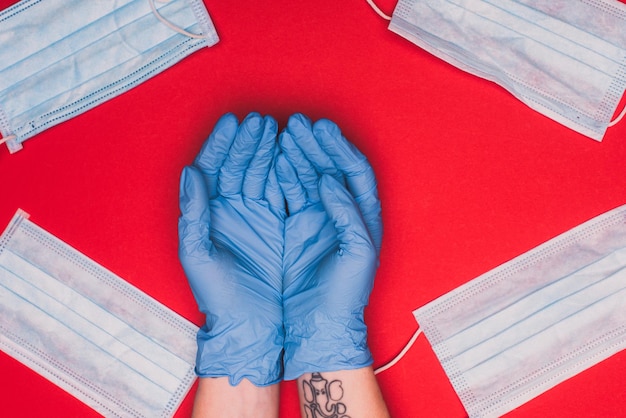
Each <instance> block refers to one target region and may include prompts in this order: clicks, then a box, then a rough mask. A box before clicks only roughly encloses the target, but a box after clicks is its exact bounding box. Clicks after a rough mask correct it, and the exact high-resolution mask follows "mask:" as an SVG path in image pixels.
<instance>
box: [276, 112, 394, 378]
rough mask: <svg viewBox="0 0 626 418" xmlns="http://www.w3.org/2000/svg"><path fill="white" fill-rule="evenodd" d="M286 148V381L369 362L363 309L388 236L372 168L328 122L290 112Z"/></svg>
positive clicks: (282, 159)
mask: <svg viewBox="0 0 626 418" xmlns="http://www.w3.org/2000/svg"><path fill="white" fill-rule="evenodd" d="M280 146H281V149H282V152H283V153H282V154H281V155H280V156H279V157H278V159H277V164H276V170H277V174H278V181H279V183H280V185H281V188H282V189H283V193H284V194H285V198H286V200H287V206H288V208H289V217H288V218H287V219H286V221H285V250H284V251H285V254H284V289H283V307H284V324H285V330H286V335H285V379H295V378H297V377H299V376H301V375H302V374H304V373H307V372H315V371H332V370H346V369H356V368H361V367H365V366H368V365H370V364H371V363H372V357H371V354H370V352H369V349H368V347H367V332H366V326H365V323H364V320H363V310H364V308H365V306H366V305H367V302H368V299H369V294H370V292H371V290H372V286H373V282H374V276H375V273H376V268H377V265H378V258H377V257H378V249H379V248H380V242H381V239H382V221H381V215H380V201H379V200H378V195H377V190H376V180H375V177H374V174H373V170H372V168H371V166H370V165H369V163H368V162H367V160H366V159H365V157H364V156H363V155H362V154H361V153H360V152H359V151H358V150H357V149H356V148H355V147H354V146H353V145H352V144H350V143H349V142H348V141H347V140H346V139H345V138H343V136H342V135H341V132H340V131H339V129H338V128H337V126H336V125H335V124H334V123H332V122H330V121H328V120H321V121H319V122H317V123H316V124H315V126H314V127H312V126H311V124H310V121H309V120H308V119H307V118H306V117H305V116H303V115H294V116H292V117H291V118H290V119H289V122H288V125H287V129H286V130H285V131H284V132H283V133H282V134H281V136H280ZM344 185H346V186H347V187H348V189H349V190H350V192H349V191H348V189H346V187H344ZM353 196H354V197H355V198H356V201H355V199H353Z"/></svg>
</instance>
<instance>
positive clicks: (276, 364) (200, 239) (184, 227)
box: [178, 113, 286, 386]
mask: <svg viewBox="0 0 626 418" xmlns="http://www.w3.org/2000/svg"><path fill="white" fill-rule="evenodd" d="M276 135H277V125H276V122H275V121H274V119H272V118H271V117H265V118H263V117H261V116H260V115H259V114H256V113H252V114H250V115H248V116H247V117H246V119H245V120H244V121H243V122H242V123H241V125H239V124H238V121H237V119H236V117H235V116H234V115H232V114H227V115H225V116H223V117H222V118H221V119H220V120H219V121H218V123H217V124H216V126H215V129H214V131H213V133H212V134H211V136H210V137H209V139H208V140H207V142H206V143H205V144H204V146H203V149H202V150H201V152H200V153H199V155H198V156H197V158H196V160H195V162H194V164H193V165H192V166H189V167H185V169H184V170H183V173H182V177H181V188H180V210H181V216H180V219H179V224H178V234H179V258H180V261H181V264H182V266H183V269H184V270H185V273H186V276H187V278H188V281H189V284H190V286H191V289H192V292H193V294H194V297H195V299H196V301H197V303H198V306H199V308H200V310H201V311H202V312H203V313H204V314H205V315H206V323H205V324H204V326H202V328H201V329H200V331H199V333H198V354H197V360H196V372H197V374H198V375H199V376H200V377H221V376H228V377H229V381H230V383H231V384H232V385H236V384H238V383H239V382H240V381H241V380H242V379H243V378H247V379H248V380H250V381H251V382H252V383H254V384H255V385H257V386H265V385H271V384H274V383H277V382H278V381H280V380H281V378H282V350H283V338H284V332H283V313H282V295H281V292H282V277H283V275H282V258H283V231H284V219H285V216H286V213H285V203H284V198H283V196H282V194H281V190H280V188H279V186H278V184H277V182H276V176H275V172H274V170H273V164H274V161H275V156H276V152H277V148H276Z"/></svg>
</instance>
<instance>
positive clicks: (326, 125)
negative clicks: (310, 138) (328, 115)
mask: <svg viewBox="0 0 626 418" xmlns="http://www.w3.org/2000/svg"><path fill="white" fill-rule="evenodd" d="M313 133H314V135H315V138H316V139H317V140H318V141H319V144H320V146H321V147H322V149H323V150H324V151H325V152H326V153H327V154H328V155H329V156H330V158H331V159H332V160H333V162H334V163H335V166H337V167H338V168H339V169H340V170H341V171H342V172H343V173H344V175H345V176H346V181H347V183H348V188H349V189H350V192H352V195H353V196H354V197H355V198H356V197H359V196H361V195H362V194H364V193H367V192H369V191H370V190H372V189H373V188H375V187H376V177H375V176H374V170H372V167H371V166H370V164H369V163H368V162H367V158H365V156H364V155H363V154H362V153H361V151H359V150H358V149H357V148H356V147H355V146H354V145H353V144H351V143H350V142H349V141H348V140H347V139H346V138H345V137H344V136H343V135H342V134H341V130H340V129H339V127H338V126H337V125H336V124H335V123H333V122H331V121H329V120H327V119H321V120H319V121H317V122H316V123H315V126H314V127H313Z"/></svg>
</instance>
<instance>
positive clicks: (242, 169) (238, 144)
mask: <svg viewBox="0 0 626 418" xmlns="http://www.w3.org/2000/svg"><path fill="white" fill-rule="evenodd" d="M263 130H264V123H263V118H262V117H261V115H259V114H258V113H250V114H249V115H248V116H246V118H245V119H244V120H243V122H241V125H240V126H239V129H238V130H237V135H235V140H234V141H233V144H232V145H231V147H230V150H229V152H228V155H227V156H226V160H225V161H224V164H223V165H222V167H221V169H220V172H219V178H218V193H219V194H220V195H222V196H229V195H235V194H240V193H242V187H243V179H244V176H245V173H246V169H247V168H248V166H249V164H250V162H251V160H252V158H253V157H254V154H255V152H256V150H257V147H258V144H259V141H260V140H261V137H262V136H263Z"/></svg>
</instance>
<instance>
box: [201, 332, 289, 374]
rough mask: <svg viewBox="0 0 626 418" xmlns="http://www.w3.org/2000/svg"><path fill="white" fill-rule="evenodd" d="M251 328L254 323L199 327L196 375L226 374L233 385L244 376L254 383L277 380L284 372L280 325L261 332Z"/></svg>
mask: <svg viewBox="0 0 626 418" xmlns="http://www.w3.org/2000/svg"><path fill="white" fill-rule="evenodd" d="M254 328H257V327H251V326H250V324H242V325H240V326H230V327H228V329H217V328H215V327H214V328H213V329H211V330H209V329H208V327H207V326H203V327H202V328H200V330H199V331H198V335H197V342H198V353H197V356H196V374H197V375H198V376H199V377H228V380H229V383H230V384H231V385H232V386H236V385H238V384H239V383H240V382H241V380H242V379H244V378H246V379H248V380H249V381H250V382H252V383H253V384H254V385H256V386H269V385H272V384H275V383H278V382H280V381H281V380H282V376H283V361H282V357H283V340H284V333H283V329H282V327H278V326H276V327H275V328H274V329H275V332H274V333H271V334H268V333H266V332H264V333H263V334H261V333H258V332H254ZM257 329H259V328H257ZM265 329H268V328H264V330H265Z"/></svg>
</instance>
